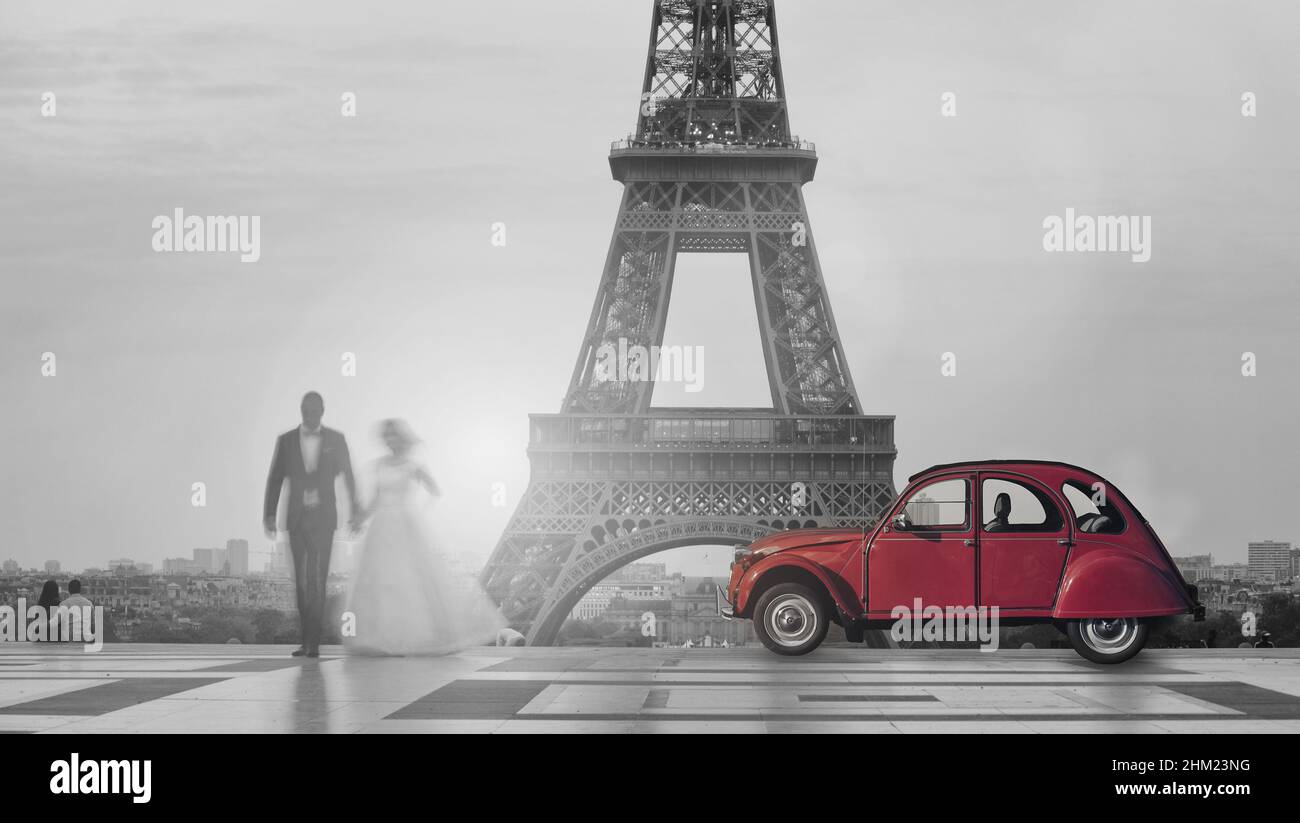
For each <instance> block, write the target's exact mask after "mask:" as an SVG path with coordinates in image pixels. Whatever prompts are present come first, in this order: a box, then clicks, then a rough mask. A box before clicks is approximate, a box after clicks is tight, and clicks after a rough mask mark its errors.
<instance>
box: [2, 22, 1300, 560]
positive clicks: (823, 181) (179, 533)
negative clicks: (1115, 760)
mask: <svg viewBox="0 0 1300 823" xmlns="http://www.w3.org/2000/svg"><path fill="white" fill-rule="evenodd" d="M779 10H780V13H779V21H780V35H781V46H782V56H783V60H784V65H785V72H786V85H787V91H788V94H789V97H790V113H791V122H792V125H793V127H794V129H795V131H797V132H798V133H799V134H800V135H802V136H803V137H805V138H807V139H810V140H814V141H815V142H816V143H817V147H818V151H819V153H820V155H821V163H820V166H819V168H818V172H817V179H816V181H815V182H813V183H812V184H810V185H809V186H808V187H807V188H806V190H805V191H806V195H807V200H808V205H809V209H810V215H811V223H812V229H813V231H814V232H815V234H816V238H817V245H818V249H819V251H820V253H821V255H822V257H821V263H822V268H823V271H824V274H825V278H826V283H827V288H828V290H829V293H830V296H831V300H832V304H833V307H834V310H835V313H836V318H837V321H838V323H839V327H840V330H841V333H842V337H843V343H844V347H845V350H846V352H847V354H848V358H849V362H850V366H851V369H852V372H853V376H854V380H855V382H856V384H857V387H858V392H859V395H860V398H861V401H862V405H863V407H864V410H865V411H866V412H867V413H873V414H876V413H878V414H896V415H897V416H898V424H897V442H898V449H899V457H898V467H897V468H898V471H897V474H896V480H897V482H898V483H899V485H900V486H901V485H902V483H903V482H904V481H905V479H906V476H907V475H908V474H910V473H912V472H915V471H917V470H919V469H922V468H924V467H926V466H928V465H930V464H933V463H937V462H948V461H952V460H960V459H970V458H987V457H1029V458H1040V459H1060V460H1065V461H1069V462H1075V463H1079V464H1082V465H1084V466H1087V467H1090V468H1093V469H1095V470H1096V471H1098V472H1100V473H1101V474H1103V475H1105V476H1107V477H1108V478H1109V479H1111V480H1112V481H1113V482H1115V483H1116V484H1117V485H1118V486H1119V487H1120V488H1121V489H1123V490H1124V491H1125V492H1126V493H1127V494H1128V495H1129V496H1130V497H1131V498H1132V499H1133V500H1134V502H1135V503H1136V504H1137V505H1138V506H1139V507H1140V508H1141V509H1142V511H1143V513H1144V514H1146V515H1147V516H1148V517H1150V518H1151V520H1152V521H1153V523H1154V525H1155V526H1156V528H1157V530H1158V531H1159V533H1160V534H1161V535H1162V537H1163V538H1164V540H1165V542H1166V543H1167V544H1168V545H1169V547H1170V549H1171V550H1172V551H1173V552H1174V553H1175V554H1191V553H1205V552H1212V553H1213V554H1214V555H1215V556H1216V558H1219V559H1222V560H1233V559H1235V560H1244V558H1245V544H1246V541H1247V540H1250V539H1265V538H1274V539H1282V540H1292V539H1300V527H1298V526H1297V525H1296V523H1295V521H1294V520H1293V518H1292V515H1293V514H1294V512H1295V511H1296V509H1297V506H1296V500H1295V496H1296V493H1297V492H1296V484H1295V483H1294V480H1293V472H1294V466H1295V465H1296V464H1297V462H1298V461H1297V458H1300V446H1298V445H1297V443H1298V440H1297V437H1296V435H1295V428H1296V423H1295V420H1296V417H1297V411H1298V403H1297V401H1298V400H1300V389H1298V386H1300V379H1298V378H1300V347H1297V341H1298V340H1300V335H1298V334H1297V328H1296V325H1297V323H1296V308H1297V305H1300V300H1298V298H1300V285H1297V282H1296V276H1295V275H1296V259H1297V246H1298V245H1300V244H1298V243H1297V226H1300V207H1298V206H1297V198H1296V193H1297V191H1298V190H1300V185H1298V184H1300V160H1298V159H1297V152H1296V146H1297V145H1300V139H1298V138H1300V93H1298V92H1297V88H1296V84H1295V79H1296V77H1298V76H1300V49H1297V48H1296V47H1295V32H1296V30H1297V25H1298V24H1300V12H1298V11H1297V9H1296V5H1295V4H1294V3H1293V2H1290V1H1289V0H1287V2H1281V0H1279V2H1251V3H1246V4H1243V3H1229V2H1213V3H1210V2H1187V1H1186V0H1180V1H1179V2H1172V1H1171V2H1142V3H1134V2H1131V0H1121V2H1098V0H1088V2H1078V3H1051V4H1044V3H1041V2H1030V0H1025V2H981V3H978V4H976V3H967V2H950V3H947V2H946V3H924V4H921V3H914V2H864V1H863V0H841V1H837V2H832V0H783V2H781V3H780V5H779ZM649 21H650V3H649V2H648V1H647V2H632V0H623V1H621V2H617V3H615V2H607V1H606V2H601V1H600V0H585V1H578V0H575V1H574V2H569V3H564V4H560V5H555V4H545V3H537V2H523V0H521V1H520V2H513V3H512V2H495V3H467V4H462V3H457V4H452V3H446V2H435V3H415V2H410V3H400V4H398V3H385V4H365V3H357V2H351V3H337V2H333V3H330V2H310V3H305V2H299V3H276V4H267V3H262V2H224V3H220V4H215V3H211V4H201V5H193V4H186V5H185V6H184V7H183V9H182V7H180V6H177V5H176V4H175V3H165V2H102V0H100V1H99V2H84V3H58V4H51V3H48V2H43V1H42V0H38V1H37V2H24V1H23V0H7V2H6V3H5V4H4V8H3V10H0V149H2V150H0V180H2V181H3V185H2V186H0V271H2V272H3V275H2V276H3V290H2V291H0V301H2V302H0V312H2V314H0V321H2V322H0V386H2V387H3V391H0V423H3V427H4V435H3V441H2V445H0V466H3V471H2V472H0V501H2V502H0V511H3V512H4V513H5V518H4V519H5V529H4V531H5V539H4V544H3V546H0V558H5V557H13V558H14V559H16V560H18V561H19V562H20V563H21V564H22V565H24V566H31V565H36V564H39V563H42V562H43V561H45V560H47V559H50V558H57V559H59V560H61V561H62V562H63V563H64V565H65V567H72V568H81V567H84V566H87V565H98V564H102V563H104V562H105V561H107V560H109V559H110V558H117V557H123V556H126V557H133V558H136V559H139V560H144V561H151V562H155V563H158V562H160V561H161V560H162V558H163V557H169V556H178V555H184V556H188V555H189V553H190V551H191V549H193V548H194V547H199V546H218V545H223V544H224V542H225V540H226V539H227V538H230V537H244V538H249V539H250V540H251V541H252V542H253V544H254V548H255V549H256V548H261V547H262V546H263V544H264V543H265V541H264V540H263V538H262V536H261V531H260V523H259V519H260V509H261V495H262V489H263V483H264V481H265V475H266V470H267V466H268V464H269V461H270V456H271V450H272V445H273V439H274V437H275V435H276V434H278V433H280V432H282V431H285V430H287V429H288V428H290V427H291V426H293V425H295V423H296V421H297V403H298V398H299V397H300V395H301V394H302V393H303V392H304V391H305V390H308V389H317V390H319V391H321V392H322V393H323V394H324V396H325V400H326V416H325V422H326V425H329V426H332V427H334V428H338V429H340V430H342V431H343V432H344V433H345V434H346V435H347V436H348V438H349V440H350V442H351V443H352V445H353V453H354V457H355V458H356V461H357V463H358V467H359V468H360V467H361V466H363V465H364V464H365V463H366V462H367V461H368V460H370V459H372V458H374V457H376V456H377V455H378V447H377V445H376V443H375V442H374V437H373V424H374V422H375V421H377V420H379V419H380V418H383V417H387V416H401V417H405V418H407V419H408V420H409V421H410V423H411V425H412V426H413V427H414V428H415V429H416V430H417V431H418V432H420V433H421V434H422V435H424V437H425V438H426V440H427V441H428V442H427V444H426V452H427V457H428V460H429V462H430V464H431V466H432V469H433V473H434V474H435V476H436V477H437V478H438V480H439V481H440V482H441V484H442V485H443V488H444V490H445V492H446V494H445V497H444V499H443V500H442V501H441V503H440V504H439V508H438V511H439V512H440V515H441V519H440V522H441V524H442V528H443V530H444V532H445V540H446V541H447V542H448V544H449V546H450V547H451V550H452V551H453V552H458V553H463V554H467V555H469V556H472V557H477V558H479V559H480V560H481V559H485V558H486V557H487V555H488V554H489V553H490V551H491V549H492V547H493V545H494V544H495V542H496V539H497V537H498V536H499V534H500V532H501V530H502V528H503V527H504V525H505V523H506V520H507V519H508V517H509V515H510V511H511V508H513V505H514V503H515V502H516V500H517V499H518V495H519V494H520V493H521V492H522V491H523V489H524V488H525V486H526V483H527V476H528V466H527V460H526V458H525V452H524V450H525V446H526V442H527V431H528V429H527V414H528V413H529V412H554V411H558V410H559V405H560V401H561V398H562V396H563V394H564V391H565V389H566V384H567V380H568V378H569V375H570V372H571V370H572V368H573V360H574V357H575V356H576V354H577V351H578V346H579V342H580V338H581V335H582V333H583V330H584V327H585V323H586V319H587V315H588V313H589V311H590V308H591V301H592V299H593V297H594V295H595V289H596V285H597V282H598V279H599V277H600V274H601V268H602V265H603V263H604V258H605V253H606V249H607V244H608V242H609V235H610V231H611V229H612V225H613V220H614V215H615V209H616V206H617V202H618V199H619V194H620V189H619V187H618V185H617V184H616V183H614V182H612V181H611V180H610V179H609V168H608V165H607V162H606V155H607V153H608V150H609V142H610V140H612V139H615V138H618V137H620V136H622V135H625V134H626V133H627V132H628V131H629V130H630V129H631V127H632V126H633V124H634V122H635V115H636V109H637V104H638V100H637V97H638V94H639V91H640V80H641V75H642V72H643V69H644V61H645V51H644V50H645V46H646V37H647V29H648V26H649ZM47 91H52V92H54V93H55V94H56V95H57V116H56V117H53V118H43V117H41V116H40V107H41V95H42V94H43V93H44V92H47ZM343 92H354V93H355V94H356V95H357V108H358V116H357V117H356V118H350V119H349V118H344V117H341V116H340V95H341V94H342V93H343ZM944 92H953V93H955V94H956V96H957V97H956V100H957V113H958V116H957V117H955V118H943V117H941V116H940V104H941V99H940V98H941V95H942V94H943V93H944ZM1244 92H1253V93H1254V94H1255V95H1256V98H1257V100H1258V116H1257V117H1255V118H1245V117H1242V116H1241V105H1242V104H1241V95H1242V94H1243V93H1244ZM177 207H180V208H184V209H185V210H186V212H187V213H191V214H201V215H207V214H243V215H259V216H260V217H261V259H260V260H259V261H258V262H257V263H254V264H245V263H240V262H239V259H238V256H237V255H234V254H164V253H155V252H154V251H153V250H152V248H151V244H150V241H151V238H152V235H153V230H152V229H151V221H152V220H153V218H154V217H155V216H156V215H163V214H168V215H169V214H171V213H172V211H173V210H174V209H175V208H177ZM1067 207H1072V208H1074V209H1076V211H1077V212H1078V213H1080V214H1089V215H1102V214H1106V215H1110V214H1114V215H1149V216H1150V217H1151V219H1152V225H1153V240H1152V255H1151V260H1150V262H1147V263H1145V264H1135V263H1132V262H1130V259H1129V257H1128V256H1127V255H1122V254H1083V253H1076V254H1049V253H1047V252H1045V251H1044V250H1043V247H1042V239H1043V228H1042V222H1043V219H1044V218H1045V217H1047V216H1048V215H1053V214H1055V215H1061V214H1064V210H1065V209H1066V208H1067ZM494 222H503V223H505V224H506V226H507V245H506V246H505V247H504V248H497V247H494V246H492V244H491V243H490V239H491V226H492V224H493V223H494ZM746 277H747V273H746V271H745V268H744V261H743V259H742V258H739V257H730V256H715V257H710V258H707V259H700V258H689V259H687V260H684V261H683V262H682V264H681V265H680V266H679V270H678V281H677V284H676V285H677V294H676V295H675V297H676V298H678V299H679V301H680V302H678V301H675V302H674V304H673V310H672V311H671V312H670V317H669V325H670V340H669V341H667V342H676V343H682V344H687V345H705V346H706V350H705V351H706V363H707V366H706V379H707V382H706V392H705V393H704V396H703V397H691V398H690V400H692V401H693V402H701V403H705V404H708V405H722V404H738V405H754V404H758V403H762V402H763V401H764V399H765V398H766V397H767V392H766V389H765V387H764V385H763V382H762V381H763V380H764V377H763V373H762V359H761V350H760V348H759V341H758V337H757V331H756V325H755V322H754V319H753V317H754V314H753V308H752V292H751V290H750V288H749V285H748V282H747V280H746ZM1247 351H1249V352H1254V353H1255V354H1256V355H1257V358H1258V376H1256V377H1253V378H1246V377H1243V376H1242V375H1241V357H1242V354H1243V352H1247ZM44 352H53V353H55V354H56V356H57V367H58V372H57V376H56V377H52V378H51V377H43V376H42V375H41V358H42V354H43V353H44ZM344 352H353V353H355V355H356V357H357V365H358V373H357V376H356V377H344V376H341V374H340V358H341V356H342V355H343V353H344ZM945 352H952V353H954V354H955V355H956V356H957V367H958V371H957V376H956V377H943V376H942V375H941V373H940V366H941V360H940V358H941V356H942V355H943V354H944V353H945ZM682 397H685V396H682ZM195 482H203V483H205V484H206V487H207V505H206V507H202V508H196V507H193V506H191V505H190V498H191V484H193V483H195ZM494 482H504V483H505V484H506V488H507V491H508V501H509V504H510V505H509V507H507V508H496V507H493V506H492V498H491V495H492V484H493V483H494ZM256 565H257V561H256V559H255V562H254V566H255V567H256ZM724 566H725V563H724Z"/></svg>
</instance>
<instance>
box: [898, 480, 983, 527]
mask: <svg viewBox="0 0 1300 823" xmlns="http://www.w3.org/2000/svg"><path fill="white" fill-rule="evenodd" d="M969 502H970V488H969V484H968V483H967V482H966V481H965V480H960V479H954V480H939V481H937V482H935V483H930V484H928V485H926V486H924V487H922V488H920V489H918V490H917V491H916V492H915V493H914V494H913V495H912V496H911V497H909V498H908V500H907V504H906V505H905V506H904V507H903V512H904V513H905V514H906V515H907V522H908V531H944V530H948V529H964V528H966V524H967V522H968V520H967V512H968V511H969V510H970V505H969Z"/></svg>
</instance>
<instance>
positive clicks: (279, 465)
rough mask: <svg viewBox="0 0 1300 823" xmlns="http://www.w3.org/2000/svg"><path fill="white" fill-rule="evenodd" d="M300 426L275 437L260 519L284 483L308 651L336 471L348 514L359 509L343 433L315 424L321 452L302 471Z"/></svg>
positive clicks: (320, 600)
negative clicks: (345, 492) (349, 508)
mask: <svg viewBox="0 0 1300 823" xmlns="http://www.w3.org/2000/svg"><path fill="white" fill-rule="evenodd" d="M300 438H301V435H300V429H299V428H294V429H291V430H290V431H287V432H285V433H284V434H282V435H280V436H279V437H278V438H277V439H276V441H275V456H274V457H272V458H271V473H270V474H269V475H268V476H267V478H266V501H265V505H264V507H263V510H262V517H263V519H264V520H265V519H267V518H273V517H275V516H276V510H277V509H278V508H279V505H280V490H281V488H282V487H283V485H284V481H285V480H286V479H287V480H288V481H289V504H288V517H287V518H286V526H287V528H288V530H289V551H290V552H291V553H292V554H293V579H294V586H295V588H296V591H297V597H298V615H299V617H301V618H302V645H303V647H304V648H305V649H307V651H316V650H317V649H318V648H319V646H320V636H321V622H322V620H323V619H324V616H325V583H326V580H327V579H328V577H329V570H330V550H331V549H332V548H333V546H334V530H335V529H337V528H338V523H339V513H338V507H337V505H336V501H335V498H334V478H336V477H338V476H339V475H340V474H341V475H343V480H344V482H345V483H346V485H347V490H348V497H349V498H350V502H351V504H352V512H353V514H354V515H355V513H356V512H358V511H360V510H361V507H360V504H359V503H358V502H357V484H356V480H355V479H354V478H353V476H352V459H351V457H350V456H349V455H348V443H347V441H346V440H345V439H343V435H342V434H341V433H339V432H336V431H334V430H333V429H327V428H325V427H324V426H321V427H320V438H321V441H320V452H319V454H318V456H317V459H316V470H315V471H312V472H308V471H307V465H306V463H305V462H304V460H303V454H302V441H301V439H300Z"/></svg>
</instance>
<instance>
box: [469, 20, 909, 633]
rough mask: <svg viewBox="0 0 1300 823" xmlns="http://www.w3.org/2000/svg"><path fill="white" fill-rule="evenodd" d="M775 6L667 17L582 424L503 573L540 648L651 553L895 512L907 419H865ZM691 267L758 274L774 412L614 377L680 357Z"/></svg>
mask: <svg viewBox="0 0 1300 823" xmlns="http://www.w3.org/2000/svg"><path fill="white" fill-rule="evenodd" d="M775 5H776V4H775V0H656V2H654V10H653V20H652V24H651V37H650V47H649V53H648V56H647V59H646V70H645V80H644V84H643V87H642V95H641V104H640V110H639V115H638V119H637V126H636V131H635V132H634V133H632V134H631V135H629V136H628V137H627V138H626V139H624V140H620V141H618V142H616V143H614V144H613V146H612V147H611V150H610V155H609V163H610V169H611V171H612V173H613V176H614V179H615V180H617V181H618V182H620V183H622V184H623V196H622V199H621V201H620V204H619V210H618V217H617V220H616V223H615V227H614V233H613V238H612V240H611V241H610V245H609V252H608V255H607V257H606V260H605V269H604V274H603V276H602V277H601V280H600V285H599V288H598V290H597V294H596V301H595V305H594V307H593V308H592V312H591V318H590V320H589V321H588V324H587V330H586V333H585V335H584V336H583V339H582V345H581V349H580V351H579V353H578V358H577V363H576V365H575V366H574V369H573V374H572V377H571V379H570V382H569V388H568V392H567V394H566V396H565V399H564V404H563V407H562V410H561V411H560V412H559V413H558V414H534V415H531V416H530V438H529V446H528V457H529V462H530V467H531V474H530V479H529V484H528V489H527V490H526V491H525V493H524V495H523V497H522V498H521V499H520V502H519V504H518V507H517V508H516V510H515V512H514V514H513V516H512V517H511V519H510V521H509V523H508V524H507V526H506V530H505V533H504V534H503V535H502V537H501V539H500V541H499V542H498V543H497V546H496V549H495V551H494V552H493V555H492V558H491V560H490V561H489V562H488V565H487V567H486V568H485V569H484V572H483V583H484V585H485V586H486V588H487V589H488V591H489V593H490V594H491V595H492V596H493V597H494V598H495V599H496V600H497V602H498V603H500V604H501V606H502V609H503V611H504V612H505V613H506V616H507V617H508V618H509V619H510V620H511V622H512V623H514V624H516V625H520V626H526V628H527V631H526V634H527V637H528V643H529V644H530V645H549V644H552V643H554V642H555V639H556V637H557V635H558V632H559V630H560V627H561V625H562V624H563V622H564V620H565V618H566V617H567V616H568V614H569V613H570V612H571V611H572V609H573V608H574V606H575V605H576V604H577V602H578V600H579V599H580V598H581V597H582V595H583V594H584V593H586V591H587V590H588V589H590V588H591V586H593V585H595V584H596V583H597V582H599V581H600V580H601V579H603V578H604V577H606V576H608V575H609V574H610V573H611V572H613V571H614V570H616V569H617V568H619V567H621V566H623V565H625V564H627V563H630V562H632V561H634V560H637V559H639V558H641V557H645V556H647V555H650V554H654V553H656V552H660V551H664V550H666V549H671V548H677V547H681V546H691V545H718V544H723V545H730V544H744V543H749V542H751V541H752V540H754V539H756V538H758V537H760V536H762V535H764V534H768V533H770V532H772V531H776V530H780V529H787V528H799V527H812V526H822V527H856V526H866V525H869V524H870V523H872V522H874V521H875V519H877V518H878V517H879V516H880V513H881V510H882V509H883V508H884V507H885V506H887V505H888V504H889V502H890V501H891V500H892V498H893V496H894V485H893V467H894V457H895V454H896V451H895V448H894V439H893V434H894V433H893V423H894V419H893V417H888V416H865V415H863V414H861V407H860V405H859V401H858V395H857V391H856V389H855V388H854V385H853V380H852V378H851V377H850V375H849V368H848V362H847V360H846V358H845V356H844V351H843V348H842V347H841V345H840V338H839V334H838V333H837V331H836V327H835V319H834V316H833V315H832V313H831V306H830V300H829V298H828V296H827V294H826V287H825V283H824V282H823V279H822V273H821V267H820V265H819V264H818V260H817V251H816V244H815V243H814V241H813V234H812V226H811V223H810V222H809V219H808V212H807V208H806V206H805V204H804V199H803V185H804V184H805V183H807V182H809V181H810V180H812V179H813V174H814V172H815V170H816V167H817V153H816V149H815V147H814V146H813V145H812V144H810V143H807V142H804V141H802V140H800V139H799V138H798V137H795V136H794V135H793V134H792V133H791V131H790V125H789V117H788V110H787V106H786V98H785V83H784V78H783V75H782V71H781V57H780V49H779V46H778V42H777V29H776V10H775ZM688 253H708V254H718V253H729V254H743V255H745V256H746V257H747V258H748V260H749V267H750V274H751V280H752V284H753V296H754V303H755V308H756V311H757V313H758V325H759V329H760V331H761V343H762V353H763V358H764V362H765V365H766V370H767V376H768V384H769V386H770V388H771V395H772V406H771V407H770V408H763V409H678V408H674V409H655V408H651V406H650V399H651V396H652V393H653V390H654V379H653V378H654V374H653V369H645V370H644V371H641V372H639V371H637V369H635V368H632V369H628V368H621V369H620V368H616V367H615V365H614V364H613V363H612V362H611V360H614V359H617V358H619V357H622V356H623V354H624V353H626V352H629V351H631V352H636V351H639V349H638V348H637V347H645V349H646V350H647V351H648V350H650V347H657V346H659V345H660V344H661V343H662V341H663V336H664V328H665V324H666V321H667V316H668V302H669V298H670V295H671V293H672V284H673V271H674V267H675V263H676V260H677V256H678V255H680V254H688Z"/></svg>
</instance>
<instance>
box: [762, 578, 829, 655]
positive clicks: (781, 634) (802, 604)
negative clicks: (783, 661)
mask: <svg viewBox="0 0 1300 823" xmlns="http://www.w3.org/2000/svg"><path fill="white" fill-rule="evenodd" d="M829 628H830V616H829V614H828V612H827V609H826V605H825V601H824V599H823V598H821V597H819V596H818V592H816V591H814V590H812V589H810V588H809V587H807V586H804V585H802V584H799V583H781V584H779V585H776V586H773V587H772V588H770V589H768V590H767V591H765V592H763V595H762V596H761V597H759V598H758V603H756V604H755V606H754V631H755V632H756V633H757V634H758V639H759V640H761V641H762V642H763V645H764V646H767V647H768V648H769V649H771V650H772V651H774V652H776V653H777V654H788V655H798V654H807V653H808V652H810V651H812V650H813V649H815V648H817V647H818V646H820V645H821V642H822V641H823V640H825V639H826V631H827V629H829Z"/></svg>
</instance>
